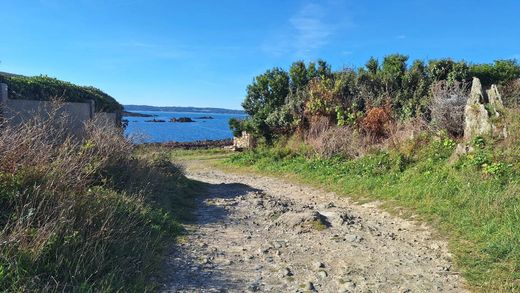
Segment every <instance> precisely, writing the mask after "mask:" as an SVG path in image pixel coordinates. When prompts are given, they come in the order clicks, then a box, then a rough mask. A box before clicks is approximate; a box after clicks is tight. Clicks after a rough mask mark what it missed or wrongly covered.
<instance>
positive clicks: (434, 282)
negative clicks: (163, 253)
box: [163, 162, 466, 292]
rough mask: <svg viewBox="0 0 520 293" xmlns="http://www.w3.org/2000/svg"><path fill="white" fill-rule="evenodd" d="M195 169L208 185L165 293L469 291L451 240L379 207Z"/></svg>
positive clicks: (175, 255)
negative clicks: (455, 267)
mask: <svg viewBox="0 0 520 293" xmlns="http://www.w3.org/2000/svg"><path fill="white" fill-rule="evenodd" d="M193 164H195V163H193V162H192V163H188V166H187V170H188V176H189V177H190V178H192V179H194V180H198V181H201V182H206V183H208V189H207V193H206V194H204V195H203V196H201V197H200V198H198V199H197V204H198V208H197V211H196V222H195V223H193V224H189V225H187V229H188V230H189V235H188V236H187V239H186V241H185V242H184V241H183V243H181V244H178V246H177V247H175V248H174V249H173V250H172V251H173V252H172V254H171V256H170V257H169V259H168V262H167V265H166V272H167V276H168V277H167V280H165V282H164V286H163V292H465V291H466V290H465V289H464V286H463V279H462V277H461V276H460V275H459V274H458V273H457V272H454V271H453V268H452V265H451V256H450V253H449V252H448V249H447V245H446V243H445V242H444V241H441V240H438V239H437V238H436V237H433V234H434V233H433V230H432V229H431V228H429V227H428V226H426V225H421V224H420V223H417V222H413V221H411V220H403V219H400V218H397V217H395V216H392V215H390V214H388V213H386V212H384V211H382V210H381V209H379V208H378V207H377V204H376V203H371V204H364V205H359V204H355V203H352V202H351V201H349V200H348V199H347V198H344V197H338V196H336V195H335V194H333V193H329V192H324V191H320V190H318V189H315V188H311V187H307V186H301V185H298V184H294V183H290V182H287V181H284V180H281V179H276V178H267V177H261V176H257V175H250V174H243V175H237V174H228V173H224V172H221V171H219V170H216V169H213V168H208V167H200V166H198V167H196V168H194V167H193Z"/></svg>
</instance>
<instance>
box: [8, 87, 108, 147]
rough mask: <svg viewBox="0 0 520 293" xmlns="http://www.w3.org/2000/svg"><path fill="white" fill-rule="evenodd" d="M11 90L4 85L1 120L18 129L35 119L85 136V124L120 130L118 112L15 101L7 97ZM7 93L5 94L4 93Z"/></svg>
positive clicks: (82, 105)
mask: <svg viewBox="0 0 520 293" xmlns="http://www.w3.org/2000/svg"><path fill="white" fill-rule="evenodd" d="M6 91H7V87H5V90H4V84H0V118H2V121H3V123H5V124H7V125H10V126H16V125H21V124H24V123H27V122H30V121H31V120H32V119H44V120H46V119H49V118H51V116H52V118H53V119H52V120H53V121H55V123H58V124H59V125H60V126H62V127H64V131H65V132H67V133H69V134H71V135H75V136H78V137H81V136H83V135H84V134H85V124H86V123H88V122H89V121H90V120H93V121H94V124H95V125H96V127H99V128H102V127H116V126H117V125H118V122H117V118H118V115H117V114H116V113H95V107H94V103H93V102H90V103H56V102H50V101H36V100H11V99H8V98H7V94H6V93H5V92H6ZM2 92H4V93H2Z"/></svg>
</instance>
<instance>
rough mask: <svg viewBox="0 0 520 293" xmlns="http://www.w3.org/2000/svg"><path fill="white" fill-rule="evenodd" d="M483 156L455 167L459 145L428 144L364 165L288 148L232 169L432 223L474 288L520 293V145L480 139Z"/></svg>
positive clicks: (235, 163) (247, 156) (242, 158)
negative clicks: (289, 179) (278, 177)
mask: <svg viewBox="0 0 520 293" xmlns="http://www.w3.org/2000/svg"><path fill="white" fill-rule="evenodd" d="M475 146H476V148H477V151H476V152H475V153H474V154H472V155H468V156H465V157H463V158H462V159H460V160H459V161H458V162H456V163H450V162H449V161H450V160H449V157H450V155H451V154H452V153H453V150H454V147H455V143H454V141H452V140H450V139H448V138H439V139H430V138H423V145H422V146H421V147H416V148H413V149H414V150H413V151H411V152H408V153H407V152H403V151H386V152H385V151H381V152H378V153H374V154H371V155H367V156H365V157H362V158H359V159H353V160H349V159H345V158H341V157H335V158H320V157H315V156H308V155H303V154H302V152H298V151H291V150H289V149H285V148H280V147H279V148H259V149H257V150H254V151H250V152H245V153H241V154H237V155H234V156H232V157H231V158H229V159H227V160H226V161H225V164H226V165H227V166H228V167H233V168H236V167H240V168H248V169H254V170H256V171H259V172H262V173H265V174H270V175H272V174H290V175H292V176H294V177H295V178H297V179H299V180H300V181H302V182H305V183H310V184H313V185H318V186H321V187H323V188H326V189H329V190H332V191H335V192H338V193H339V194H344V195H347V196H350V197H353V198H355V199H358V200H383V202H386V203H387V204H388V205H387V206H391V207H404V208H406V209H407V210H408V211H410V212H412V213H414V214H416V215H419V216H420V217H421V218H422V219H423V220H425V221H428V222H430V223H433V224H434V225H435V226H436V227H437V228H438V229H439V231H440V232H441V233H442V234H443V236H446V237H447V238H448V239H449V241H450V247H451V250H452V252H453V253H454V255H455V261H456V265H457V267H458V269H460V270H461V271H462V273H463V275H464V277H465V278H466V279H467V281H468V282H469V285H470V286H471V287H472V288H473V289H475V290H481V291H484V292H518V291H520V229H518V227H519V226H520V197H519V196H518V195H519V194H520V176H519V173H518V171H519V170H520V165H519V163H518V162H519V161H520V160H519V155H518V154H520V152H519V150H520V145H518V144H516V145H514V146H512V148H509V149H508V150H504V151H498V150H497V149H496V147H495V146H494V145H493V144H492V143H488V144H486V142H485V141H484V140H483V139H481V138H479V139H477V140H476V141H475Z"/></svg>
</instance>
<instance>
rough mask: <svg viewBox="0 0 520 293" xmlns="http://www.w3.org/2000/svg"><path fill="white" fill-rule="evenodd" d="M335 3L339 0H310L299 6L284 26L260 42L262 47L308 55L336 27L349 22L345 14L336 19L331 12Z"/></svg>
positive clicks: (277, 53) (276, 53) (338, 28)
mask: <svg viewBox="0 0 520 293" xmlns="http://www.w3.org/2000/svg"><path fill="white" fill-rule="evenodd" d="M339 4H343V1H337V0H330V1H323V2H319V3H318V2H312V3H306V4H304V5H303V6H300V7H299V8H298V9H297V10H296V11H295V13H294V14H293V15H291V16H290V17H289V18H288V20H287V24H286V26H284V27H283V28H282V29H280V31H279V32H277V33H275V34H274V37H271V38H270V39H269V40H267V41H266V42H265V43H264V45H263V46H262V48H263V50H264V51H266V52H268V53H270V54H273V55H282V54H293V55H295V56H296V57H308V56H309V55H312V53H313V52H315V51H317V50H318V49H320V48H322V47H324V46H326V45H327V44H328V43H329V41H330V39H331V38H332V37H333V36H334V35H335V34H336V33H337V32H338V31H339V30H340V29H342V28H344V27H346V26H349V25H351V23H350V20H349V19H348V17H346V16H345V14H343V15H341V19H338V18H337V15H336V14H335V13H334V12H335V10H336V8H337V6H338V5H339Z"/></svg>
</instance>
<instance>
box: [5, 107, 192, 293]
mask: <svg viewBox="0 0 520 293" xmlns="http://www.w3.org/2000/svg"><path fill="white" fill-rule="evenodd" d="M61 119H62V118H60V117H57V116H56V115H51V116H50V118H48V119H39V118H35V119H33V120H31V121H28V122H27V123H25V124H24V125H21V126H19V127H15V128H12V127H8V126H6V125H4V126H1V127H0V128H1V131H0V206H1V209H0V227H2V228H1V229H0V291H2V292H3V291H5V292H31V291H59V292H61V291H97V292H101V291H103V292H120V291H124V292H128V291H144V290H149V289H153V286H154V285H153V282H151V280H150V277H151V276H153V275H154V274H155V273H156V268H157V267H158V265H160V259H161V255H162V251H163V249H164V248H165V247H166V245H168V244H169V243H171V241H172V240H173V239H174V238H175V236H176V235H178V234H179V233H180V232H182V229H181V226H180V224H179V223H178V221H179V220H181V219H184V218H186V217H187V216H189V214H188V211H189V208H190V206H191V200H190V194H191V192H192V188H193V186H192V183H190V181H188V180H187V179H186V178H185V177H184V176H183V172H182V169H181V168H179V167H178V166H176V165H174V164H172V163H171V161H170V160H169V159H166V158H163V157H159V156H151V157H150V156H148V157H147V158H142V157H136V156H135V155H134V147H133V145H132V144H130V143H129V142H128V141H126V140H125V139H124V138H123V136H122V135H121V133H120V130H118V129H113V128H112V129H110V128H107V129H101V130H98V129H96V128H94V127H88V131H87V132H88V135H87V137H86V138H85V139H84V140H81V141H79V140H77V139H74V138H71V137H67V136H66V135H65V134H64V133H63V132H62V130H61V129H62V128H61V127H60V121H61Z"/></svg>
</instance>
